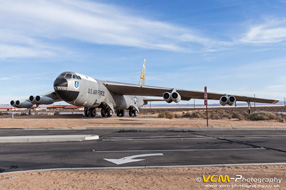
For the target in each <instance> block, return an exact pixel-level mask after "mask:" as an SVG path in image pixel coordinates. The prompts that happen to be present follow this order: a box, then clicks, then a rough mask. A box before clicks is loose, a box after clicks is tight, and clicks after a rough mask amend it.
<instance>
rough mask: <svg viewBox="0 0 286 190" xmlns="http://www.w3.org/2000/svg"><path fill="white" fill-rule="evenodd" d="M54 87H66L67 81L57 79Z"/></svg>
mask: <svg viewBox="0 0 286 190" xmlns="http://www.w3.org/2000/svg"><path fill="white" fill-rule="evenodd" d="M56 86H61V87H68V81H67V80H66V79H64V78H57V79H56V80H55V82H54V87H56Z"/></svg>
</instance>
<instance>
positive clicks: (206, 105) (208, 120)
mask: <svg viewBox="0 0 286 190" xmlns="http://www.w3.org/2000/svg"><path fill="white" fill-rule="evenodd" d="M206 109H207V127H208V126H209V112H208V104H207V105H206Z"/></svg>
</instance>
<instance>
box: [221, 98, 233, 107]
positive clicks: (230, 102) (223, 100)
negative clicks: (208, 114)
mask: <svg viewBox="0 0 286 190" xmlns="http://www.w3.org/2000/svg"><path fill="white" fill-rule="evenodd" d="M235 101H236V99H235V97H234V96H222V97H220V104H221V105H222V106H225V105H226V104H228V105H230V106H232V105H233V104H234V102H235Z"/></svg>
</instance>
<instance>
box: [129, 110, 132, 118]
mask: <svg viewBox="0 0 286 190" xmlns="http://www.w3.org/2000/svg"><path fill="white" fill-rule="evenodd" d="M129 116H130V117H132V116H133V110H132V109H130V110H129Z"/></svg>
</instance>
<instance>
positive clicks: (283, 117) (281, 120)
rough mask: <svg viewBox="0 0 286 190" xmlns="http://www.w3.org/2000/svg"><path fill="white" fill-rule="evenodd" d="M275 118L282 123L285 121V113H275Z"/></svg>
mask: <svg viewBox="0 0 286 190" xmlns="http://www.w3.org/2000/svg"><path fill="white" fill-rule="evenodd" d="M276 120H277V121H279V122H282V123H284V122H285V121H286V115H276Z"/></svg>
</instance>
